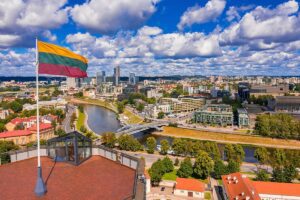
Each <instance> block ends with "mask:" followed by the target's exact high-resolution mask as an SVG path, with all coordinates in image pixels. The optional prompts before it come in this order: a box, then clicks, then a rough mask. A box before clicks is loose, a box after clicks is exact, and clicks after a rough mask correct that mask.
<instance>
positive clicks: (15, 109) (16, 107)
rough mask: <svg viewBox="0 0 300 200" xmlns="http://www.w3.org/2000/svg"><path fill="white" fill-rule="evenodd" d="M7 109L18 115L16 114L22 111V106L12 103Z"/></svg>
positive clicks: (15, 102)
mask: <svg viewBox="0 0 300 200" xmlns="http://www.w3.org/2000/svg"><path fill="white" fill-rule="evenodd" d="M9 108H10V109H12V110H13V111H14V112H16V113H18V112H20V111H22V109H23V105H22V104H20V103H19V102H17V101H12V102H11V103H10V104H9Z"/></svg>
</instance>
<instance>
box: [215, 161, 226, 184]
mask: <svg viewBox="0 0 300 200" xmlns="http://www.w3.org/2000/svg"><path fill="white" fill-rule="evenodd" d="M225 174H227V167H226V165H225V164H224V162H223V160H221V159H219V158H218V159H216V160H215V164H214V172H213V177H214V178H216V179H220V178H221V176H222V175H225Z"/></svg>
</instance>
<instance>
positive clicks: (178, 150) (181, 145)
mask: <svg viewBox="0 0 300 200" xmlns="http://www.w3.org/2000/svg"><path fill="white" fill-rule="evenodd" d="M172 149H173V151H174V153H175V154H177V155H182V154H186V144H185V141H184V140H183V139H181V138H175V139H174V140H173V144H172Z"/></svg>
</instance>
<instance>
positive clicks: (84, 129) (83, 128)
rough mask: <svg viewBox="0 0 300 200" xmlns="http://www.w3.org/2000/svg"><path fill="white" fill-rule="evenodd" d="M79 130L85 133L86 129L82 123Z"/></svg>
mask: <svg viewBox="0 0 300 200" xmlns="http://www.w3.org/2000/svg"><path fill="white" fill-rule="evenodd" d="M79 130H80V132H82V133H86V132H87V131H88V130H87V128H86V127H85V126H84V125H82V126H80V128H79Z"/></svg>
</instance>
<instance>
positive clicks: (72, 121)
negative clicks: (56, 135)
mask: <svg viewBox="0 0 300 200" xmlns="http://www.w3.org/2000/svg"><path fill="white" fill-rule="evenodd" d="M78 109H79V107H78ZM80 110H81V109H79V111H80ZM82 110H83V108H82ZM80 112H81V111H80ZM76 119H77V116H76V114H75V113H73V114H72V115H71V120H70V127H71V128H72V129H73V128H74V127H75V125H74V123H75V121H76Z"/></svg>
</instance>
